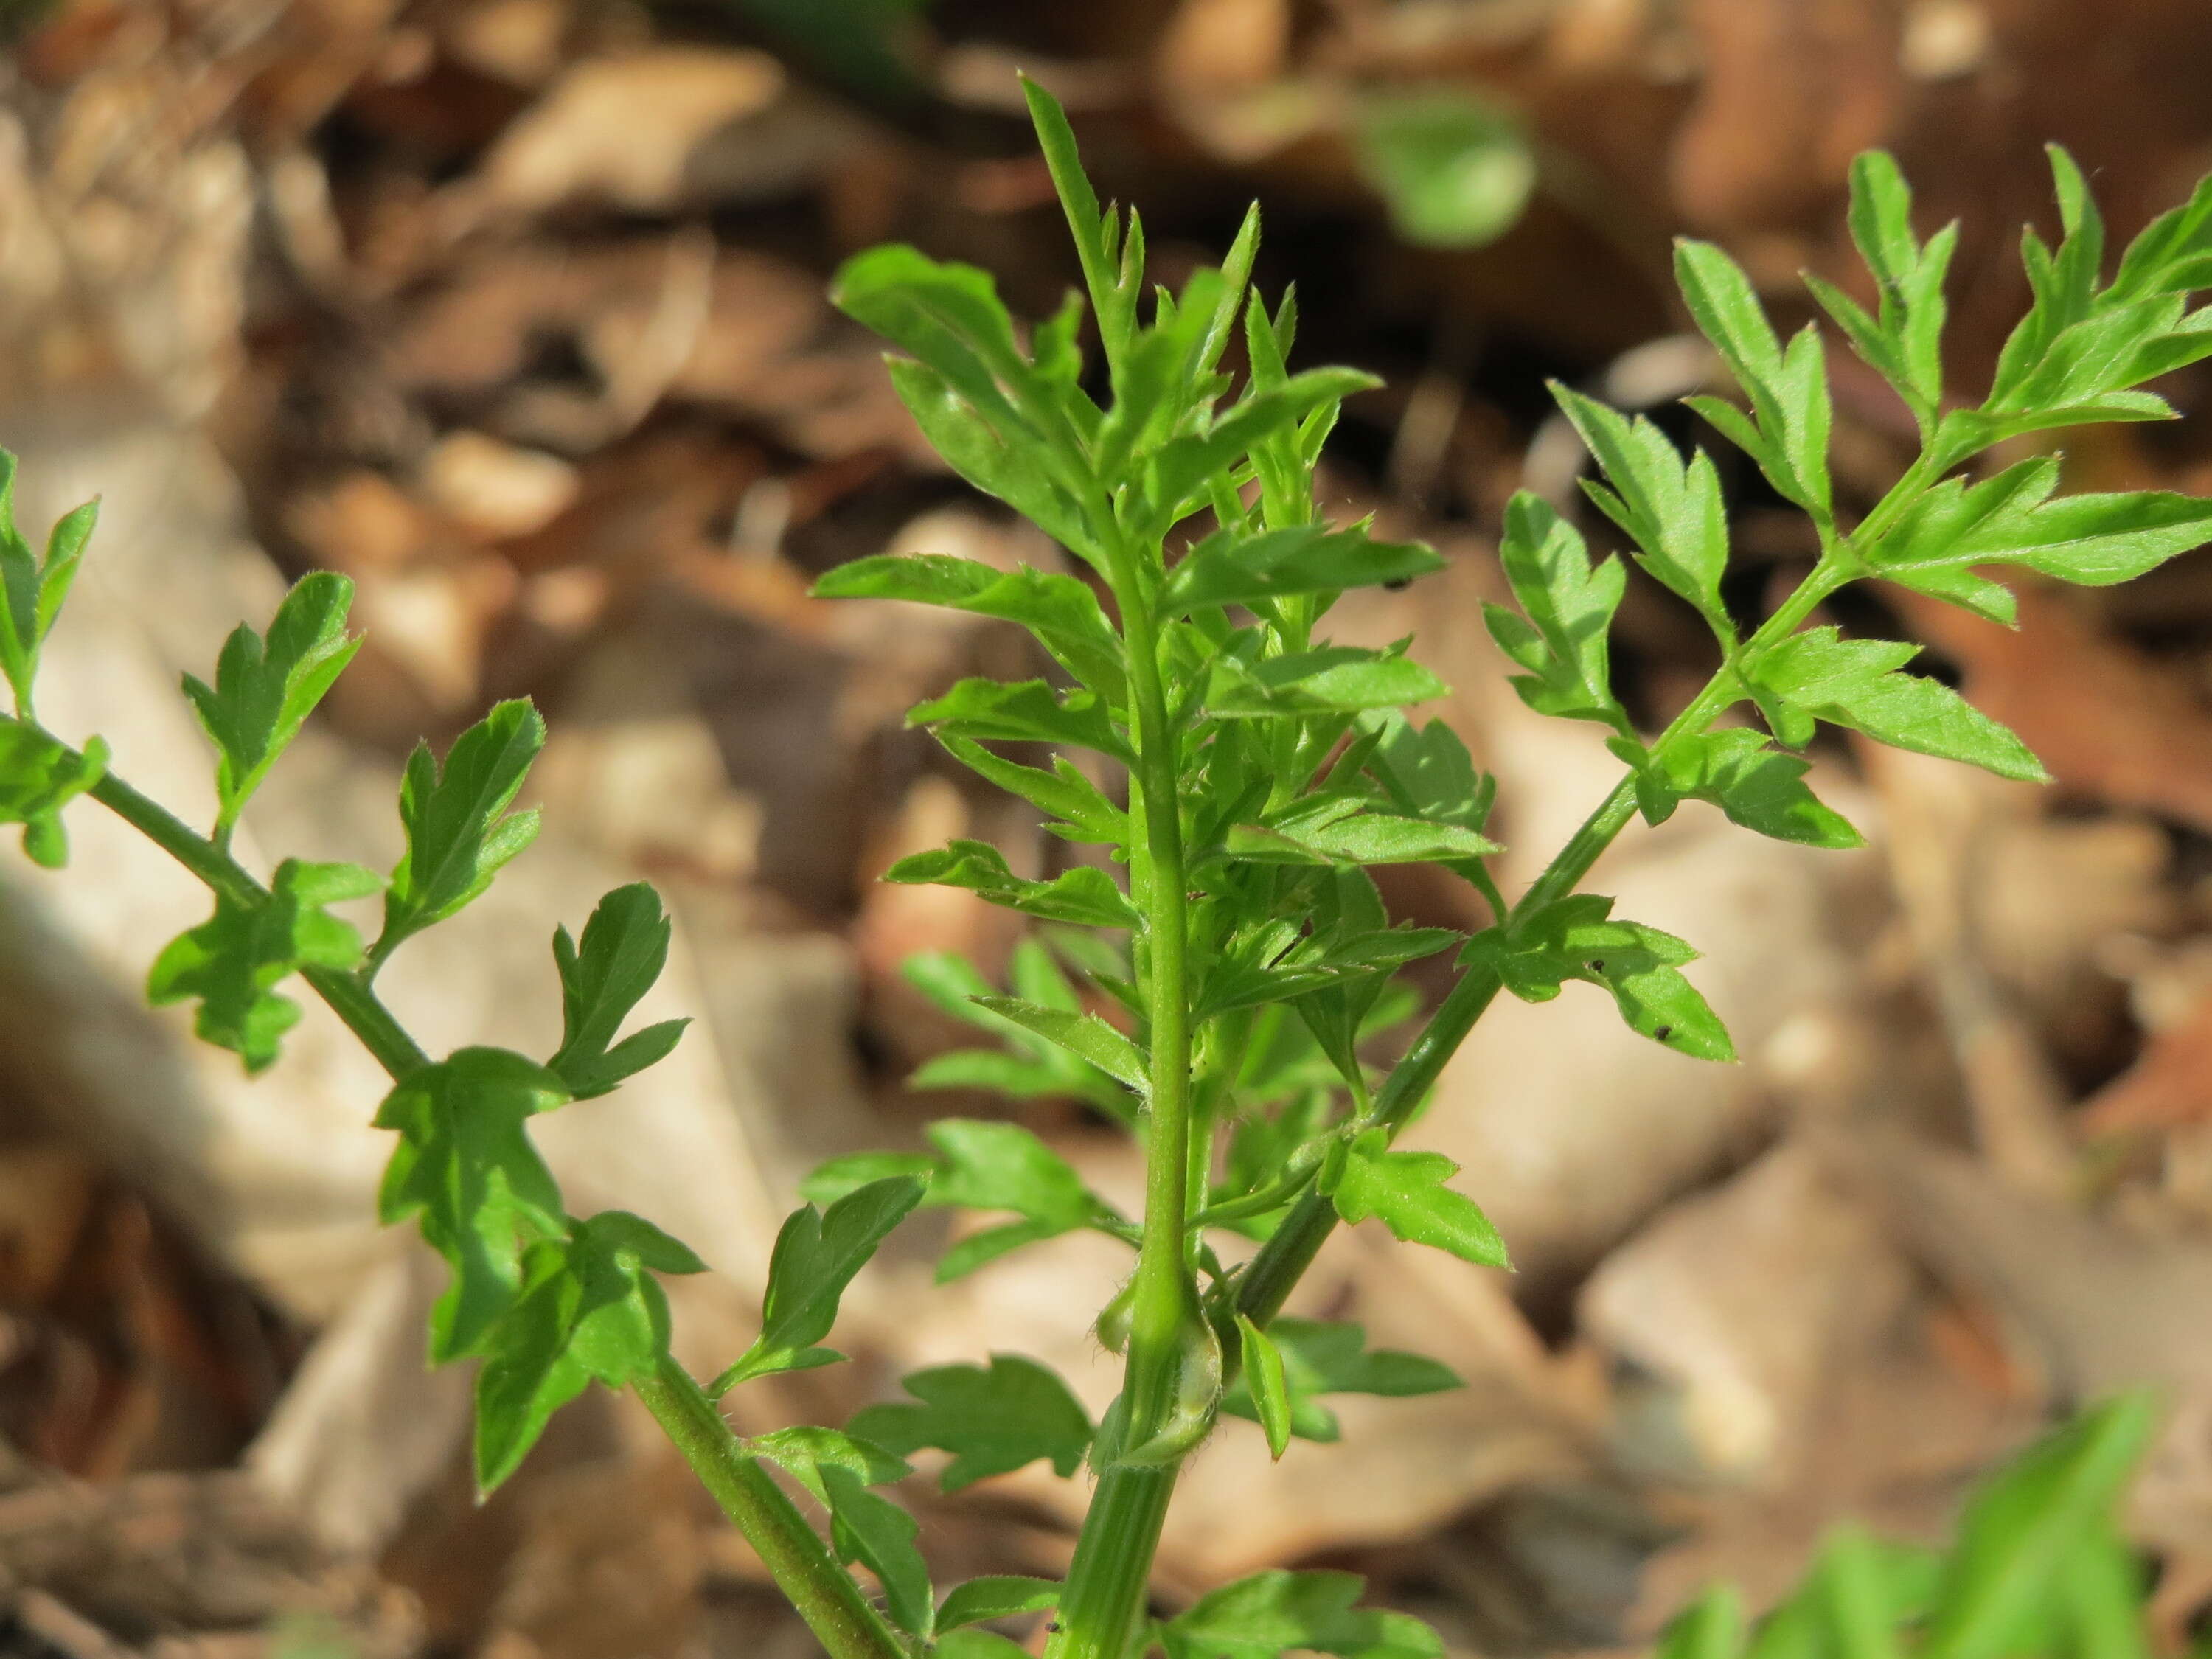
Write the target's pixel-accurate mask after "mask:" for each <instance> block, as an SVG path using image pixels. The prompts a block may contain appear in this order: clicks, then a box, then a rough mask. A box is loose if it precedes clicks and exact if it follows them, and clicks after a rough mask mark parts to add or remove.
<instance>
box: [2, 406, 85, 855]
mask: <svg viewBox="0 0 2212 1659" xmlns="http://www.w3.org/2000/svg"><path fill="white" fill-rule="evenodd" d="M99 516H100V503H99V502H98V501H87V502H86V503H85V504H84V505H83V506H82V507H78V508H76V510H75V511H73V512H71V513H66V514H64V516H63V517H62V518H61V519H60V520H58V521H57V522H56V523H55V525H54V527H53V529H52V532H49V533H48V535H47V537H46V553H45V555H44V556H43V557H41V556H36V555H33V553H32V551H31V547H30V544H29V543H27V542H26V541H25V540H24V539H23V537H22V534H21V532H20V531H18V530H17V529H16V527H15V456H14V455H12V454H11V453H9V452H8V451H7V450H4V449H0V674H4V675H5V676H6V678H7V681H8V684H9V689H10V690H13V691H14V693H15V713H16V714H17V715H19V716H20V717H21V718H22V719H24V720H29V719H30V718H31V709H32V697H31V690H32V684H31V683H32V681H33V680H34V679H35V678H37V677H38V671H39V647H40V646H41V645H43V644H44V643H45V642H46V635H47V634H48V633H49V632H51V631H52V628H53V625H54V619H55V618H56V617H58V616H59V615H60V614H61V609H62V603H63V601H64V600H65V599H68V598H69V591H70V583H72V582H74V581H75V580H76V573H77V567H78V565H79V564H80V563H82V561H83V558H84V550H85V548H86V546H87V545H88V544H89V543H90V542H91V540H92V527H93V524H94V520H96V519H97V518H98V517H99ZM0 821H6V822H19V821H20V820H0ZM32 856H33V858H36V857H37V854H33V855H32ZM39 861H40V862H41V863H45V862H46V860H39Z"/></svg>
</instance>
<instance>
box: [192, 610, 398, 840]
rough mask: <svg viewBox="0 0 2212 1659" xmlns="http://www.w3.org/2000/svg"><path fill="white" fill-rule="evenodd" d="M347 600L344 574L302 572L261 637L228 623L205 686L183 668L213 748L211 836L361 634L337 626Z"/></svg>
mask: <svg viewBox="0 0 2212 1659" xmlns="http://www.w3.org/2000/svg"><path fill="white" fill-rule="evenodd" d="M352 603H353V583H352V582H351V581H350V580H348V579H347V578H346V577H343V576H341V575H337V574H335V573H333V572H331V571H327V570H318V571H313V572H310V573H309V574H307V575H305V576H302V577H301V578H300V580H298V581H297V582H295V583H294V584H293V586H292V591H291V592H289V593H287V594H286V595H285V596H284V602H283V604H282V605H278V606H277V607H276V618H275V620H273V621H272V622H270V624H269V637H268V639H267V640H265V641H264V639H263V638H262V637H261V636H260V635H258V634H256V633H255V632H254V631H253V630H252V629H251V628H248V627H247V626H246V624H245V623H240V624H239V625H238V627H237V628H236V629H234V630H232V633H231V635H230V637H229V638H228V640H226V641H223V647H222V655H221V656H220V657H218V658H217V659H216V669H215V684H213V685H212V686H210V685H209V684H207V683H206V682H205V681H204V680H200V679H197V678H194V677H193V676H191V675H190V674H187V675H185V696H188V697H190V698H191V702H192V708H193V709H194V711H195V712H197V714H198V715H199V719H200V725H201V726H202V727H203V728H204V730H205V731H206V732H207V734H208V737H209V738H210V739H211V740H212V741H213V742H214V744H215V746H216V751H217V755H218V758H217V760H216V799H217V801H218V803H219V805H218V810H217V812H216V837H217V839H218V840H220V839H221V838H222V836H224V835H225V834H227V833H228V830H229V828H230V826H231V825H232V824H234V823H237V822H238V814H239V811H240V808H241V807H243V806H244V805H246V800H247V799H248V798H249V797H250V796H251V795H252V793H253V792H254V791H255V790H256V789H258V788H259V787H260V786H261V780H262V779H263V778H264V777H265V776H267V775H268V773H269V769H270V767H271V766H272V765H274V764H275V763H276V757H278V756H279V755H281V754H283V752H284V750H285V749H286V748H287V747H288V746H289V744H291V741H292V739H293V738H296V737H297V736H299V735H300V728H301V726H303V725H305V724H306V722H307V716H308V714H310V713H311V712H313V708H314V707H315V705H316V704H317V703H319V702H321V701H322V700H323V694H324V693H325V692H326V691H328V690H330V689H331V684H333V683H334V682H335V681H336V680H337V677H338V676H339V675H340V674H341V673H343V672H344V671H345V666H346V665H347V664H348V663H349V662H351V661H352V660H353V654H354V653H355V652H356V651H357V650H359V649H360V648H361V636H360V635H357V634H356V635H348V634H347V632H346V631H345V624H346V611H347V609H348V607H349V606H350V605H352Z"/></svg>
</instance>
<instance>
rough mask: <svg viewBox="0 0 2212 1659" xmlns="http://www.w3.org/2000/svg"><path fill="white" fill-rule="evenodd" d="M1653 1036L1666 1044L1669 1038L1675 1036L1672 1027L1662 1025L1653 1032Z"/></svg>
mask: <svg viewBox="0 0 2212 1659" xmlns="http://www.w3.org/2000/svg"><path fill="white" fill-rule="evenodd" d="M1651 1035H1652V1036H1655V1037H1657V1038H1658V1039H1659V1041H1660V1042H1665V1041H1666V1040H1667V1039H1668V1037H1670V1036H1674V1027H1673V1026H1671V1025H1662V1026H1659V1027H1657V1028H1656V1029H1655V1030H1653V1031H1652V1033H1651Z"/></svg>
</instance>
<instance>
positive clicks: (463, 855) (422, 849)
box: [369, 699, 545, 970]
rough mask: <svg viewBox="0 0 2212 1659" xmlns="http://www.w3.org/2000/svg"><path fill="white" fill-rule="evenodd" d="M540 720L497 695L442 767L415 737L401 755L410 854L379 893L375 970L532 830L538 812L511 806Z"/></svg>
mask: <svg viewBox="0 0 2212 1659" xmlns="http://www.w3.org/2000/svg"><path fill="white" fill-rule="evenodd" d="M544 746H545V722H544V720H541V719H540V718H539V717H538V711H537V710H536V709H535V708H532V707H531V706H530V705H529V704H528V703H527V702H522V701H520V699H518V700H515V701H513V702H502V703H500V704H498V705H497V706H496V707H495V708H493V709H492V711H491V712H490V713H489V714H486V715H485V716H484V717H483V719H482V720H478V721H477V723H476V724H475V725H474V726H471V727H469V729H468V730H467V731H465V732H462V733H461V735H460V736H459V738H455V739H454V740H453V747H452V748H451V749H449V750H447V751H446V759H445V763H444V764H442V765H441V764H440V763H438V762H437V761H436V760H435V759H433V758H432V757H431V754H430V749H429V745H428V744H420V745H418V746H417V747H416V750H415V752H414V753H413V754H411V755H410V756H409V757H407V771H406V775H405V776H404V779H403V780H402V781H401V783H400V786H399V819H400V823H402V824H403V825H404V827H405V829H406V831H407V852H406V854H405V855H404V857H402V858H401V859H400V860H399V864H398V868H396V869H395V870H393V871H392V884H391V885H390V886H389V887H387V888H386V889H385V893H384V932H383V933H382V934H381V935H380V937H379V938H378V939H377V941H376V944H375V945H374V948H373V949H372V950H371V951H370V952H369V966H370V968H371V969H372V970H374V969H375V968H377V967H379V966H380V965H381V964H382V963H383V962H384V960H385V958H386V957H389V956H390V955H391V954H392V951H393V950H395V949H396V948H397V947H398V945H400V944H401V942H402V941H404V940H405V939H408V938H409V937H410V936H411V935H413V934H415V933H420V932H422V929H423V928H425V927H430V926H432V925H433V924H435V923H436V922H441V921H444V920H445V919H446V918H447V917H448V916H450V915H453V914H454V912H456V911H458V910H459V909H460V908H462V907H463V906H465V905H466V904H467V903H468V902H470V901H471V900H472V899H474V898H475V897H476V896H477V894H479V893H481V892H483V890H484V889H485V888H487V887H489V886H490V885H491V883H492V878H493V877H495V876H496V875H497V874H498V873H499V872H500V871H501V868H503V867H504V866H506V865H507V861H508V860H511V859H513V857H514V856H515V854H518V853H520V852H521V851H522V849H523V848H526V847H527V846H529V845H530V843H531V842H532V840H534V839H535V838H536V836H537V835H538V809H537V808H536V807H532V808H531V809H530V810H529V811H526V812H510V811H508V810H507V809H508V807H510V806H511V805H513V802H514V798H515V796H516V794H518V793H520V790H521V788H522V780H523V778H524V776H525V775H526V774H527V773H528V772H529V770H530V763H531V762H532V761H534V760H536V759H537V758H538V750H540V749H542V748H544Z"/></svg>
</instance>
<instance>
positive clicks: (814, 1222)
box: [707, 1175, 922, 1399]
mask: <svg viewBox="0 0 2212 1659" xmlns="http://www.w3.org/2000/svg"><path fill="white" fill-rule="evenodd" d="M921 1197H922V1184H921V1182H919V1181H916V1180H915V1179H914V1178H913V1177H912V1176H897V1175H894V1176H888V1177H886V1178H884V1179H882V1180H878V1181H872V1182H869V1183H868V1184H867V1185H866V1186H864V1187H861V1188H857V1189H856V1190H854V1191H853V1192H850V1193H848V1194H845V1196H843V1197H842V1198H840V1199H839V1200H837V1201H836V1203H834V1204H831V1205H830V1206H828V1208H826V1209H821V1210H817V1209H816V1208H815V1207H814V1206H812V1205H811V1204H809V1205H808V1206H805V1208H804V1209H800V1210H795V1211H793V1212H792V1214H791V1216H790V1218H788V1219H787V1220H786V1221H785V1222H784V1224H783V1230H782V1231H781V1232H779V1233H778V1234H777V1235H776V1238H775V1251H774V1253H773V1254H772V1255H770V1256H769V1267H768V1294H767V1296H766V1297H764V1298H763V1301H762V1304H761V1332H760V1335H759V1336H757V1338H755V1339H754V1340H753V1345H752V1346H750V1348H747V1349H746V1350H745V1352H744V1353H743V1354H742V1355H740V1356H739V1357H738V1361H737V1363H736V1364H733V1365H732V1366H731V1367H730V1368H729V1369H728V1370H726V1371H724V1372H723V1373H722V1374H721V1375H720V1376H718V1377H716V1378H715V1379H714V1382H713V1383H712V1384H710V1385H709V1386H708V1390H707V1392H708V1394H710V1395H714V1397H715V1398H717V1399H720V1397H721V1396H722V1395H725V1394H726V1393H728V1392H729V1391H730V1390H731V1389H734V1388H736V1387H737V1386H738V1384H739V1383H747V1382H750V1381H751V1380H752V1379H753V1378H754V1377H756V1376H768V1375H769V1373H770V1372H772V1371H796V1370H809V1369H811V1367H813V1366H816V1365H829V1364H836V1362H837V1361H838V1360H840V1359H842V1358H844V1357H845V1356H844V1355H842V1354H841V1353H838V1352H836V1351H835V1350H834V1349H830V1348H818V1347H816V1346H814V1345H815V1344H816V1343H817V1342H819V1341H820V1340H822V1339H823V1337H825V1336H827V1335H829V1328H830V1327H831V1326H832V1325H833V1324H835V1323H836V1320H837V1303H838V1299H839V1298H840V1297H842V1296H843V1295H844V1293H845V1287H846V1286H847V1285H849V1284H851V1283H852V1282H853V1275H854V1274H855V1273H859V1272H860V1269H861V1268H862V1267H866V1265H867V1263H868V1259H869V1258H870V1257H871V1256H872V1255H875V1253H876V1249H877V1247H878V1245H880V1244H881V1243H883V1242H884V1239H885V1238H886V1237H889V1236H890V1231H891V1229H892V1228H894V1227H896V1226H897V1225H898V1224H899V1223H900V1222H902V1221H903V1220H904V1219H905V1218H906V1216H907V1212H908V1211H910V1210H911V1209H913V1208H914V1206H915V1205H917V1204H919V1203H921Z"/></svg>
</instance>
